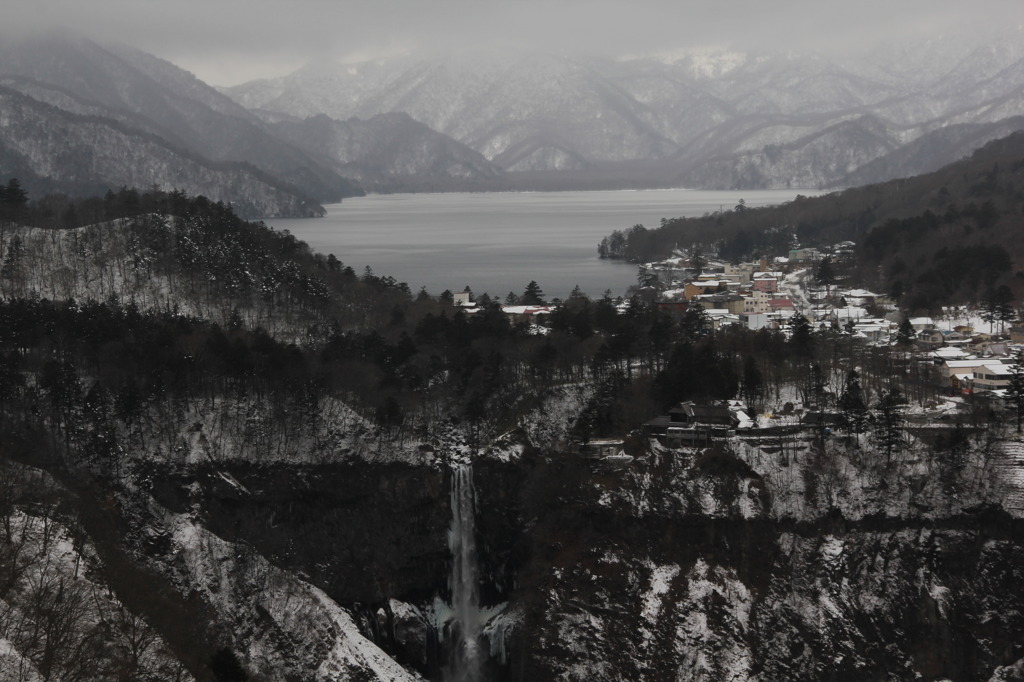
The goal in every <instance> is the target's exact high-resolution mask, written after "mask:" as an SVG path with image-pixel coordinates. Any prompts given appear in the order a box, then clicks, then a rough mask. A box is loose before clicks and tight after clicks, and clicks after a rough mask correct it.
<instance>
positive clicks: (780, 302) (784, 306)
mask: <svg viewBox="0 0 1024 682" xmlns="http://www.w3.org/2000/svg"><path fill="white" fill-rule="evenodd" d="M768 312H772V313H789V314H790V315H792V314H793V313H795V312H796V306H795V305H793V301H792V300H790V299H788V298H773V299H770V300H769V301H768Z"/></svg>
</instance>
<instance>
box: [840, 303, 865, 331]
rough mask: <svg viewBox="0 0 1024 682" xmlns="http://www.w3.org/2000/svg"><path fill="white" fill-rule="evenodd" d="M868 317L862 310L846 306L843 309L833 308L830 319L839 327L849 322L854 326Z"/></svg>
mask: <svg viewBox="0 0 1024 682" xmlns="http://www.w3.org/2000/svg"><path fill="white" fill-rule="evenodd" d="M867 316H868V311H867V310H865V309H864V308H858V307H857V306H852V305H850V306H846V307H845V308H834V309H833V310H832V319H834V320H835V321H836V323H838V324H839V325H841V326H845V325H847V324H849V323H850V322H853V323H854V324H856V323H857V322H858V321H860V320H862V319H865V318H866V317H867Z"/></svg>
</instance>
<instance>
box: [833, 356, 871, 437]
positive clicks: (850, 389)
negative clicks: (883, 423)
mask: <svg viewBox="0 0 1024 682" xmlns="http://www.w3.org/2000/svg"><path fill="white" fill-rule="evenodd" d="M839 412H840V414H841V415H842V423H843V428H845V429H846V431H847V433H850V434H852V435H853V436H854V437H855V438H857V437H858V436H859V435H860V434H861V433H863V432H864V427H865V426H866V425H867V421H868V408H867V404H866V403H865V402H864V390H863V389H862V388H861V385H860V374H858V373H857V370H855V369H851V370H850V371H849V372H847V373H846V381H845V382H844V384H843V391H842V393H840V394H839Z"/></svg>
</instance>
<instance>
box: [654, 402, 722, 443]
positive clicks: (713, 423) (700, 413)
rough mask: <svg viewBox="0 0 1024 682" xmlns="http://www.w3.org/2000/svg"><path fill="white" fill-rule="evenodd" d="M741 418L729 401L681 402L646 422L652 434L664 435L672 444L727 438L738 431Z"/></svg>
mask: <svg viewBox="0 0 1024 682" xmlns="http://www.w3.org/2000/svg"><path fill="white" fill-rule="evenodd" d="M739 423H740V418H739V417H738V416H737V415H736V412H735V411H733V410H732V409H730V407H729V405H722V404H701V403H695V402H693V401H688V402H685V403H680V404H679V405H678V406H677V407H673V408H672V409H671V410H669V411H668V414H667V415H663V416H660V417H655V418H654V419H652V420H651V421H649V422H647V423H646V424H645V425H644V428H645V430H646V431H647V433H648V434H649V435H652V436H664V437H665V438H666V439H667V440H668V442H669V443H670V444H672V443H674V444H681V443H682V442H684V441H686V442H693V441H698V440H710V439H711V438H725V437H727V436H730V435H732V434H733V433H735V429H736V427H737V426H738V425H739Z"/></svg>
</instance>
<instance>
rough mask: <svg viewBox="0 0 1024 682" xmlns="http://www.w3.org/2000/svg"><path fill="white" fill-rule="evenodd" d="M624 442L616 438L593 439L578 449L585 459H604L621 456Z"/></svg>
mask: <svg viewBox="0 0 1024 682" xmlns="http://www.w3.org/2000/svg"><path fill="white" fill-rule="evenodd" d="M623 445H624V441H623V440H622V439H616V438H594V439H592V440H589V441H587V442H586V443H584V444H583V445H582V446H581V447H580V453H581V454H582V455H583V457H584V458H585V459H604V458H605V457H614V456H616V455H621V454H622V447H623Z"/></svg>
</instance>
